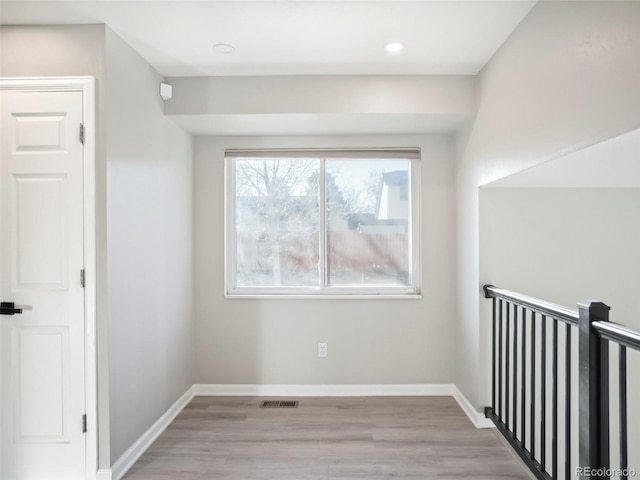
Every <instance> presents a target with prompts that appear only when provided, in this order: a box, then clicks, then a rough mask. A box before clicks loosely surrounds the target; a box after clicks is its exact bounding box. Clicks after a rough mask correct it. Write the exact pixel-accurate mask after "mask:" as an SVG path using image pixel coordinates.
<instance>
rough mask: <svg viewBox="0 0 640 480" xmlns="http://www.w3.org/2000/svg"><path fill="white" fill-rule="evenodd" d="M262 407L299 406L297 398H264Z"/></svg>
mask: <svg viewBox="0 0 640 480" xmlns="http://www.w3.org/2000/svg"><path fill="white" fill-rule="evenodd" d="M260 408H298V401H297V400H264V401H263V402H262V403H260Z"/></svg>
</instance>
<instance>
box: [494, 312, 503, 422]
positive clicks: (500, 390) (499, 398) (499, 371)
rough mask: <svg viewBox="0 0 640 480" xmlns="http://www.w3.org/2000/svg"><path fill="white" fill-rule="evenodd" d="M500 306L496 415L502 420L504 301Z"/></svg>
mask: <svg viewBox="0 0 640 480" xmlns="http://www.w3.org/2000/svg"><path fill="white" fill-rule="evenodd" d="M498 305H499V310H498V411H497V412H494V413H495V414H496V415H497V416H498V418H499V419H502V300H499V301H498Z"/></svg>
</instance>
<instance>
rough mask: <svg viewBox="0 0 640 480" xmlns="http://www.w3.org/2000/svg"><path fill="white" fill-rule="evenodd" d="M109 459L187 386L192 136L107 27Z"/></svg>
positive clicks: (157, 78)
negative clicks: (171, 116) (173, 117)
mask: <svg viewBox="0 0 640 480" xmlns="http://www.w3.org/2000/svg"><path fill="white" fill-rule="evenodd" d="M106 64H107V224H108V230H107V250H108V262H109V264H108V267H109V268H108V283H109V305H108V306H109V353H110V354H109V385H110V397H109V404H110V414H111V415H110V417H111V459H112V462H115V461H117V459H118V458H119V457H120V456H121V455H122V454H123V453H124V452H125V451H126V450H127V449H128V448H129V447H130V446H131V445H132V444H133V443H134V442H135V441H136V440H137V439H138V438H139V437H140V436H141V435H142V434H143V433H144V432H145V431H146V430H147V429H148V428H149V427H151V425H153V424H154V423H155V421H156V420H157V419H158V418H159V417H160V416H162V415H163V414H164V413H165V412H166V411H167V409H168V408H169V407H170V406H171V405H172V404H173V403H174V402H175V401H176V400H178V399H179V398H180V397H181V396H182V395H183V394H184V393H185V392H186V391H187V390H188V389H189V387H191V385H193V380H194V378H193V375H192V372H193V330H192V315H191V305H192V282H191V279H192V278H191V276H192V256H191V245H192V236H191V231H192V225H191V215H192V190H191V188H192V159H193V150H192V139H191V136H190V135H189V134H187V133H185V132H184V131H183V130H182V129H180V128H179V127H178V126H177V125H175V124H174V123H173V122H172V121H171V120H169V119H167V118H166V117H164V115H163V112H162V109H163V102H162V100H161V99H160V95H159V85H160V82H161V81H162V80H163V78H162V76H161V75H159V74H158V73H157V72H156V71H155V70H154V69H153V68H152V67H151V66H150V65H149V64H148V63H147V62H146V61H145V60H143V59H142V57H140V56H139V55H138V54H137V53H136V52H135V51H134V50H133V49H132V48H131V47H129V46H128V45H127V44H126V43H125V42H124V41H123V40H122V39H121V38H120V37H118V36H117V35H116V34H115V33H113V32H112V31H110V30H109V29H107V31H106Z"/></svg>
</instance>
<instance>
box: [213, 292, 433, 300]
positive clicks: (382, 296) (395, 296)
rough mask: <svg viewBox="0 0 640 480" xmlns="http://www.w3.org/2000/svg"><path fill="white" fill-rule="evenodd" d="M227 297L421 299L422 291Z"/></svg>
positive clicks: (234, 295)
mask: <svg viewBox="0 0 640 480" xmlns="http://www.w3.org/2000/svg"><path fill="white" fill-rule="evenodd" d="M224 298H226V299H245V300H250V299H257V300H273V299H277V300H303V299H304V300H421V299H422V294H421V293H395V294H394V293H381V294H374V293H368V294H348V293H343V294H277V293H227V294H225V296H224Z"/></svg>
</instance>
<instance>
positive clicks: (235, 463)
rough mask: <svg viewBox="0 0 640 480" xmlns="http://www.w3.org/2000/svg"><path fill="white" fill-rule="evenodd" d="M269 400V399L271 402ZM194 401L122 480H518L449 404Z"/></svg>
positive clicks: (435, 400)
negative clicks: (290, 405) (265, 405)
mask: <svg viewBox="0 0 640 480" xmlns="http://www.w3.org/2000/svg"><path fill="white" fill-rule="evenodd" d="M273 399H274V398H269V400H273ZM261 400H263V399H261V398H256V397H251V398H247V397H196V398H195V399H194V400H193V401H192V402H191V403H190V404H189V405H188V406H187V407H186V408H185V409H184V410H183V411H182V412H181V413H180V415H178V417H177V418H176V419H175V420H174V422H173V423H172V424H171V425H170V426H169V428H167V430H166V431H165V432H164V433H163V434H162V435H161V436H160V437H159V438H158V440H157V441H156V442H155V443H154V444H153V445H152V446H151V448H150V449H149V450H148V451H147V452H146V453H145V454H144V455H143V456H142V457H141V458H140V460H139V461H138V462H137V463H136V464H135V465H134V466H133V468H132V469H131V470H130V471H129V473H128V474H127V475H126V476H125V477H124V478H125V479H126V480H152V479H153V480H156V479H158V480H163V479H171V480H193V479H207V480H214V479H215V480H267V479H268V480H303V479H309V480H321V479H322V480H328V479H331V480H363V479H370V480H383V479H384V480H386V479H392V478H394V479H395V478H408V479H440V478H442V479H465V480H469V479H474V480H484V479H486V480H495V479H506V478H508V479H522V480H525V479H526V480H529V479H530V478H531V477H530V476H529V474H528V473H527V472H526V471H525V468H524V467H523V466H522V464H521V463H520V461H519V460H518V459H517V458H516V457H515V454H513V453H512V452H511V451H510V450H509V449H508V448H507V446H506V445H505V444H504V443H503V442H502V441H501V440H500V438H499V434H498V433H497V431H495V429H481V430H477V429H475V428H474V427H473V425H472V424H471V422H470V421H469V420H468V419H467V417H466V416H465V415H464V413H463V412H462V410H461V409H460V407H459V406H458V404H457V403H456V402H455V400H453V399H452V398H450V397H392V398H391V397H364V398H363V397H359V398H344V397H343V398H310V397H303V398H296V400H299V401H300V405H299V407H298V408H295V409H290V408H283V409H273V408H258V405H259V403H260V401H261Z"/></svg>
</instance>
